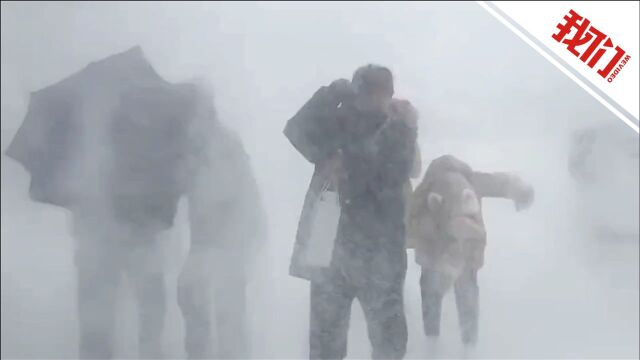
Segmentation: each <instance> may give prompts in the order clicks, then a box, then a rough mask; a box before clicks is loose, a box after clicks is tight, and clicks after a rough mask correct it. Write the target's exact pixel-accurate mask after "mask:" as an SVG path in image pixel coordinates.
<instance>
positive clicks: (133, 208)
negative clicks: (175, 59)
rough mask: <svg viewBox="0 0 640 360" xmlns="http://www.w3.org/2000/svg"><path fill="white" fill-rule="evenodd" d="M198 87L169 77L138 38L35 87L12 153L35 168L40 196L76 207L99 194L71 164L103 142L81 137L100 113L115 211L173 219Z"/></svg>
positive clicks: (135, 217)
mask: <svg viewBox="0 0 640 360" xmlns="http://www.w3.org/2000/svg"><path fill="white" fill-rule="evenodd" d="M193 91H194V89H193V87H192V86H190V85H176V84H171V83H168V82H166V81H165V80H163V79H162V78H161V77H160V76H159V75H158V74H157V73H156V72H155V71H154V69H153V68H152V67H151V65H150V64H149V63H148V62H147V60H146V59H145V58H144V55H143V53H142V50H141V48H140V47H137V46H136V47H134V48H132V49H130V50H127V51H125V52H123V53H119V54H116V55H112V56H110V57H107V58H105V59H103V60H100V61H96V62H93V63H91V64H89V65H88V66H87V67H85V68H84V69H83V70H81V71H80V72H78V73H75V74H73V75H71V76H69V77H68V78H65V79H63V80H62V81H60V82H58V83H56V84H54V85H51V86H48V87H46V88H44V89H42V90H39V91H36V92H33V93H32V94H31V99H30V102H29V107H28V111H27V115H26V117H25V119H24V122H23V123H22V126H21V127H20V128H19V129H18V132H17V133H16V135H15V137H14V139H13V141H12V142H11V144H10V145H9V147H8V148H7V150H6V155H7V156H9V157H11V158H13V159H15V160H16V161H18V162H19V163H21V164H22V165H23V166H24V167H25V168H26V170H27V171H28V172H29V173H30V174H31V185H30V189H29V193H30V196H31V198H32V199H33V200H35V201H38V202H43V203H49V204H53V205H56V206H61V207H65V208H69V209H70V208H72V207H74V205H76V204H77V203H78V202H79V201H81V200H82V199H86V198H87V197H91V196H93V195H94V194H87V193H86V192H85V193H82V192H81V191H82V190H81V188H82V187H81V186H80V185H79V184H81V180H82V179H81V177H82V176H78V174H77V173H75V175H74V172H73V171H72V169H74V167H75V166H77V163H78V162H79V161H80V160H79V158H80V157H79V156H80V155H83V154H81V153H82V152H83V151H97V150H96V149H98V148H99V146H88V147H82V145H81V144H82V140H83V136H86V131H87V129H91V128H92V127H96V126H97V125H96V124H97V123H98V119H100V121H101V122H102V123H104V124H106V125H104V126H105V130H104V141H103V142H102V144H101V146H104V147H106V148H108V151H109V153H110V154H111V155H110V159H111V161H110V162H109V166H108V167H107V168H105V169H100V177H101V178H102V181H103V183H104V186H103V187H102V188H101V189H102V190H101V191H100V192H103V194H102V195H106V196H107V197H108V198H109V199H110V201H111V203H112V208H113V211H114V215H115V216H117V217H123V216H124V217H125V218H126V219H128V220H130V221H136V222H140V221H148V220H156V221H157V220H160V221H161V222H163V223H168V224H170V223H171V221H172V219H173V215H174V213H175V207H176V203H177V199H178V198H179V196H180V195H181V194H182V192H183V191H184V182H183V181H181V180H180V178H181V176H182V175H183V174H182V172H181V169H182V168H181V167H182V166H183V165H184V159H185V155H186V152H187V151H188V150H187V149H188V143H189V142H188V139H187V138H188V134H187V129H188V120H189V119H190V118H191V117H192V114H193V111H194V109H195V104H194V101H195V97H194V92H193Z"/></svg>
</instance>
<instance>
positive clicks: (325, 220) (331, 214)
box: [305, 189, 340, 267]
mask: <svg viewBox="0 0 640 360" xmlns="http://www.w3.org/2000/svg"><path fill="white" fill-rule="evenodd" d="M339 219H340V203H339V200H338V194H337V193H336V192H334V191H328V190H326V189H325V190H324V191H322V192H321V193H320V196H319V197H318V199H317V201H316V204H315V205H314V210H313V214H312V219H311V227H310V233H309V240H308V243H307V247H306V251H305V260H306V261H305V263H306V264H307V265H309V266H314V267H328V266H329V265H330V264H331V257H332V254H333V247H334V245H335V241H336V235H337V232H338V221H339Z"/></svg>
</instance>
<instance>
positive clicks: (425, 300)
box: [420, 268, 479, 344]
mask: <svg viewBox="0 0 640 360" xmlns="http://www.w3.org/2000/svg"><path fill="white" fill-rule="evenodd" d="M452 283H453V286H454V292H455V296H456V307H457V310H458V321H459V324H460V332H461V336H462V342H463V343H465V344H473V343H475V342H476V340H477V338H478V313H479V304H478V298H479V289H478V277H477V271H476V270H465V271H464V272H463V273H462V274H461V275H460V276H459V277H458V278H457V279H454V278H452V277H450V276H448V275H446V274H443V273H440V272H436V271H433V270H429V269H425V268H423V269H422V275H421V277H420V289H421V293H422V318H423V322H424V332H425V334H426V335H427V336H438V335H440V316H441V313H442V298H443V296H444V294H445V292H446V291H447V290H448V289H449V287H450V286H451V284H452Z"/></svg>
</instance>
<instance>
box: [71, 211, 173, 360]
mask: <svg viewBox="0 0 640 360" xmlns="http://www.w3.org/2000/svg"><path fill="white" fill-rule="evenodd" d="M103 224H104V225H105V226H99V225H97V224H96V223H94V222H90V223H84V222H83V221H82V220H80V221H78V220H77V219H76V224H75V225H76V228H75V230H76V231H75V235H76V240H77V250H76V255H75V262H76V266H77V280H78V283H77V296H78V320H79V330H80V336H79V340H80V344H79V357H80V358H83V359H87V358H103V359H104V358H112V357H113V346H114V335H115V331H116V329H115V328H114V327H115V318H116V315H117V314H116V303H117V301H116V300H117V293H118V288H119V286H120V284H121V280H122V276H123V274H124V275H126V276H127V277H128V278H129V279H130V280H131V283H132V285H133V290H134V296H135V299H136V302H137V308H138V329H139V331H138V345H139V354H140V356H141V357H142V358H158V357H161V356H162V334H163V330H164V319H165V311H166V297H165V280H164V274H163V271H162V261H161V260H162V256H161V247H160V246H161V245H160V244H159V243H158V242H157V241H155V240H156V239H154V235H153V234H151V233H144V232H137V231H130V229H127V227H124V226H120V225H114V224H105V223H103Z"/></svg>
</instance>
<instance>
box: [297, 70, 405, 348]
mask: <svg viewBox="0 0 640 360" xmlns="http://www.w3.org/2000/svg"><path fill="white" fill-rule="evenodd" d="M392 96H393V77H392V74H391V72H390V71H389V70H388V69H387V68H384V67H381V66H376V65H367V66H364V67H362V68H359V69H358V70H357V71H356V72H355V74H354V76H353V80H352V82H351V83H349V82H348V81H347V80H337V81H335V82H334V83H332V85H331V86H329V87H328V88H321V89H320V90H319V91H318V92H316V94H315V95H314V96H313V98H312V99H311V100H310V101H309V102H308V103H307V104H305V106H304V107H303V108H302V109H301V110H300V111H299V112H298V113H297V114H296V116H294V118H292V119H291V120H290V121H289V123H288V124H287V128H286V129H285V134H286V135H287V137H289V139H290V141H291V142H292V144H293V145H294V146H295V147H296V148H297V149H298V150H299V151H300V152H301V153H302V154H303V155H305V157H307V159H309V160H310V161H312V162H314V163H315V164H316V173H315V174H314V179H312V183H311V187H310V191H309V193H308V194H307V199H305V206H304V207H305V209H303V215H302V218H301V222H300V228H299V230H298V238H297V239H296V247H295V248H294V255H293V258H292V266H291V271H292V274H293V275H295V276H301V277H304V278H307V279H309V280H311V321H310V328H311V329H310V357H311V358H314V359H315V358H321V359H341V358H344V357H345V356H346V352H347V333H348V327H349V318H350V312H351V304H352V302H353V300H354V299H355V298H357V299H358V300H359V302H360V304H361V305H362V308H363V310H364V313H365V317H366V319H367V327H368V333H369V339H370V341H371V344H372V348H373V351H372V357H373V358H376V359H378V358H402V357H403V356H404V354H405V350H406V342H407V326H406V320H405V316H404V309H403V286H404V279H405V274H406V266H407V259H406V252H405V223H404V214H405V206H406V204H405V196H404V189H405V185H406V184H407V182H408V179H409V176H410V172H411V169H412V167H413V164H414V154H415V148H416V147H415V142H416V137H417V129H416V123H415V119H407V118H398V117H395V116H390V114H391V104H392V103H393V99H392ZM336 164H338V165H336ZM327 181H329V182H331V183H332V186H330V187H329V188H330V189H331V188H337V191H338V194H339V198H340V208H341V214H340V220H339V224H338V230H337V236H336V240H335V245H334V249H333V256H332V258H331V262H330V264H329V265H328V266H326V267H322V268H312V267H309V266H306V265H305V264H304V261H303V260H304V256H303V255H302V254H303V253H304V248H305V247H306V246H307V245H308V244H306V242H307V241H308V239H307V236H306V235H307V232H308V230H307V229H306V227H308V226H309V225H308V224H307V223H308V222H309V221H311V220H308V219H306V218H305V215H306V214H305V210H306V209H309V208H312V207H313V201H314V197H315V196H316V195H315V194H316V193H317V192H318V189H322V188H323V186H322V184H323V183H324V182H327ZM314 184H316V187H314ZM317 184H319V185H317ZM324 187H326V186H324ZM309 212H310V213H312V211H309ZM309 216H312V215H309Z"/></svg>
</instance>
